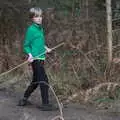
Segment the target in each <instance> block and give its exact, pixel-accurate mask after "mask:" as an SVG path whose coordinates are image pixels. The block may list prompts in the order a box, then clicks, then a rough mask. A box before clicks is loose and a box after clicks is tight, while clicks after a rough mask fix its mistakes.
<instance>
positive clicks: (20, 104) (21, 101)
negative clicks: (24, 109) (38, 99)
mask: <svg viewBox="0 0 120 120" xmlns="http://www.w3.org/2000/svg"><path fill="white" fill-rule="evenodd" d="M25 105H27V99H21V100H19V103H18V106H25Z"/></svg>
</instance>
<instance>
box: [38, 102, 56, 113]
mask: <svg viewBox="0 0 120 120" xmlns="http://www.w3.org/2000/svg"><path fill="white" fill-rule="evenodd" d="M39 109H41V110H42V111H54V110H58V108H57V107H56V106H53V105H52V104H43V105H41V106H39Z"/></svg>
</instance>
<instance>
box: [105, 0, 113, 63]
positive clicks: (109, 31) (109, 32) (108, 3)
mask: <svg viewBox="0 0 120 120" xmlns="http://www.w3.org/2000/svg"><path fill="white" fill-rule="evenodd" d="M106 11H107V40H108V63H111V61H112V10H111V0H106Z"/></svg>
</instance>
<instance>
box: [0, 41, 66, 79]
mask: <svg viewBox="0 0 120 120" xmlns="http://www.w3.org/2000/svg"><path fill="white" fill-rule="evenodd" d="M63 44H64V42H62V43H60V44H58V45H56V46H55V47H53V48H51V50H55V49H56V48H58V47H60V46H62V45H63ZM45 53H46V52H44V53H41V54H40V55H38V56H36V57H34V60H35V59H37V58H38V57H40V56H41V55H44V54H45ZM27 63H29V62H28V61H27V60H26V61H25V62H23V63H21V64H19V65H18V66H16V67H14V68H12V69H10V70H8V71H6V72H3V73H1V74H0V77H1V76H4V75H6V74H8V73H10V72H12V71H13V70H15V69H17V68H19V67H21V66H23V65H25V64H27Z"/></svg>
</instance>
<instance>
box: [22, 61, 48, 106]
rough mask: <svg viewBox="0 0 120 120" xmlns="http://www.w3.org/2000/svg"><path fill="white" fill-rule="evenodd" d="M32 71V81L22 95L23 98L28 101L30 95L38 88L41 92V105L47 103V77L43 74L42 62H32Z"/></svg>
mask: <svg viewBox="0 0 120 120" xmlns="http://www.w3.org/2000/svg"><path fill="white" fill-rule="evenodd" d="M32 70H33V80H32V82H31V83H30V85H29V86H28V88H27V89H26V91H25V93H24V97H25V98H27V99H28V97H29V96H30V95H31V93H32V92H33V91H34V90H35V89H36V88H37V87H38V86H40V90H41V98H42V104H48V103H49V95H48V89H49V86H48V77H47V75H46V73H45V69H44V60H34V61H33V62H32Z"/></svg>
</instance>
